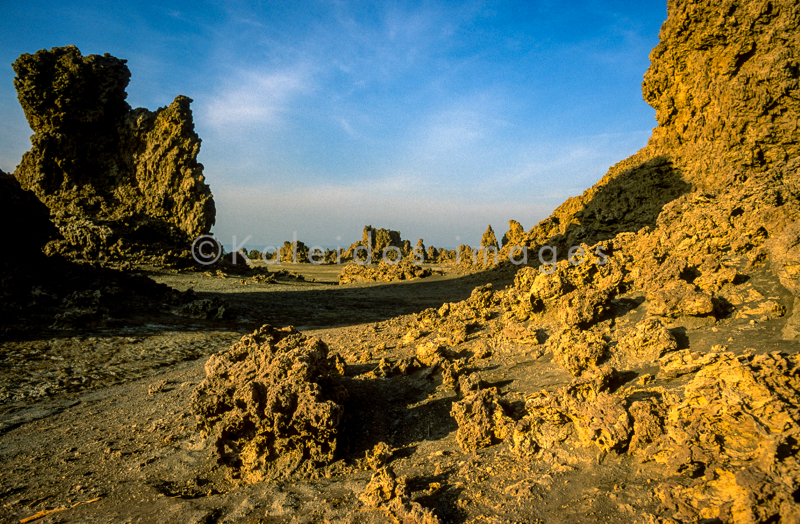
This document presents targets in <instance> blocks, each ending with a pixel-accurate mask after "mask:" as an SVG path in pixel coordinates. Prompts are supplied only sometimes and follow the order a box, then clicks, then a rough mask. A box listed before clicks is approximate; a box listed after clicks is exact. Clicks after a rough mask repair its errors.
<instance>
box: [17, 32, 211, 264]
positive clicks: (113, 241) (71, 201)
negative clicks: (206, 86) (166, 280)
mask: <svg viewBox="0 0 800 524" xmlns="http://www.w3.org/2000/svg"><path fill="white" fill-rule="evenodd" d="M125 62H126V61H125V60H121V59H118V58H115V57H113V56H111V55H109V54H105V55H103V56H99V55H89V56H82V55H81V53H80V51H79V50H78V49H77V48H76V47H75V46H67V47H60V48H53V49H50V50H41V51H38V52H36V53H35V54H33V55H30V54H23V55H21V56H20V57H19V58H18V59H17V60H16V61H15V62H14V64H13V67H14V71H15V72H16V75H17V76H16V78H15V80H14V86H15V87H16V89H17V93H18V97H19V102H20V104H21V105H22V108H23V110H24V112H25V116H26V118H27V120H28V124H29V125H30V126H31V129H32V130H33V131H34V133H35V134H34V135H33V136H32V137H31V143H32V147H31V150H30V151H28V152H27V153H25V154H24V155H23V157H22V161H21V163H20V165H19V166H18V167H17V169H16V171H15V172H14V176H15V177H16V178H17V180H19V181H20V183H21V185H22V187H23V188H24V189H27V190H30V191H32V192H33V193H35V194H36V196H37V197H38V198H39V199H40V200H41V201H42V202H43V203H44V204H45V205H47V207H48V208H50V212H51V215H52V217H53V220H54V221H55V223H56V225H57V226H58V228H59V230H60V232H61V234H62V235H63V238H64V239H63V240H57V241H54V242H53V243H51V244H50V246H49V251H51V252H59V253H63V254H66V255H68V256H69V257H72V258H83V259H88V260H97V259H100V258H106V259H125V260H131V259H133V260H141V261H149V262H159V263H164V262H169V261H175V260H177V259H180V258H182V257H183V258H184V259H187V258H188V249H189V246H190V245H191V243H192V241H193V239H194V238H196V237H197V236H199V235H202V234H205V233H208V232H209V230H210V228H211V226H212V225H213V224H214V215H215V208H214V201H213V199H212V196H211V191H210V189H209V188H208V185H206V183H205V179H204V177H203V174H202V171H203V166H202V164H199V163H198V162H197V154H198V152H199V150H200V139H199V138H198V136H197V134H196V133H195V131H194V124H193V122H192V112H191V109H190V108H189V104H190V103H191V100H190V99H189V98H187V97H185V96H178V97H177V98H175V100H174V101H173V102H172V103H171V104H170V105H169V106H167V107H164V108H161V109H159V110H157V111H155V112H151V111H148V110H146V109H141V108H140V109H131V108H130V106H129V105H128V103H127V102H126V101H125V98H126V96H127V94H126V92H125V88H126V86H127V85H128V81H129V79H130V71H129V70H128V67H127V66H126V65H125Z"/></svg>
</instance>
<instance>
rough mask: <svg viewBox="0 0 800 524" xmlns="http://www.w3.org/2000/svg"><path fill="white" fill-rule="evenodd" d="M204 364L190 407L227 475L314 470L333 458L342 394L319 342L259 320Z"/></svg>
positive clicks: (256, 477) (253, 478) (254, 478)
mask: <svg viewBox="0 0 800 524" xmlns="http://www.w3.org/2000/svg"><path fill="white" fill-rule="evenodd" d="M205 369H206V378H205V380H203V382H201V383H200V384H199V385H198V386H197V388H196V389H195V391H194V393H193V395H192V411H193V412H194V413H195V415H196V417H197V423H198V428H199V429H200V430H201V431H202V432H203V433H204V434H205V435H207V436H209V437H210V438H211V439H213V441H214V443H215V446H216V449H217V453H218V454H219V457H220V459H222V460H224V461H225V462H226V463H227V464H229V465H230V466H231V467H232V468H233V470H232V471H233V475H234V476H239V477H241V478H242V480H244V481H245V482H258V481H261V480H266V479H274V478H278V477H292V476H315V475H317V474H318V468H320V467H324V466H326V465H328V464H330V463H331V462H332V461H333V459H334V457H335V455H336V445H337V437H338V432H339V422H340V421H341V419H342V414H343V407H342V401H343V400H344V398H345V396H346V392H345V391H344V390H343V389H342V388H341V387H340V386H337V385H336V384H335V383H334V382H333V380H332V377H333V376H334V375H335V374H336V370H335V366H334V365H333V364H330V363H329V362H328V348H327V346H326V345H325V344H324V343H323V342H322V341H320V340H319V339H316V338H313V337H311V338H309V337H305V336H304V335H301V334H300V333H298V332H297V331H295V330H294V329H293V328H291V327H289V328H284V329H276V328H273V327H271V326H269V325H265V326H262V327H261V328H259V329H258V330H257V331H255V332H254V333H253V334H251V335H246V336H245V337H243V338H242V339H241V340H240V341H239V342H237V343H236V344H234V345H233V346H232V347H231V348H230V349H228V350H227V351H225V352H222V353H218V354H216V355H214V356H212V357H211V358H210V359H209V360H208V362H206V366H205Z"/></svg>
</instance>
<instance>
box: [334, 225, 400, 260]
mask: <svg viewBox="0 0 800 524" xmlns="http://www.w3.org/2000/svg"><path fill="white" fill-rule="evenodd" d="M384 250H386V259H387V260H389V261H395V260H396V259H397V257H398V256H399V258H402V257H404V256H408V255H409V254H410V252H411V245H410V243H409V242H408V241H405V240H403V239H402V238H401V236H400V232H399V231H393V230H391V229H383V228H380V229H377V228H374V227H372V226H364V231H363V233H362V238H361V240H359V241H358V242H355V243H354V244H353V245H351V246H350V247H349V248H348V249H347V251H345V252H344V255H343V259H344V260H355V259H358V260H359V261H366V260H368V259H369V261H370V262H372V263H378V262H379V261H381V259H382V258H383V256H384V254H383V253H384Z"/></svg>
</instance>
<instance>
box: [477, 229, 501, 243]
mask: <svg viewBox="0 0 800 524" xmlns="http://www.w3.org/2000/svg"><path fill="white" fill-rule="evenodd" d="M481 247H482V248H487V247H493V248H495V249H500V246H499V245H498V243H497V237H496V236H495V234H494V230H493V229H492V226H491V225H489V227H488V228H487V229H486V232H485V233H484V234H483V236H482V237H481Z"/></svg>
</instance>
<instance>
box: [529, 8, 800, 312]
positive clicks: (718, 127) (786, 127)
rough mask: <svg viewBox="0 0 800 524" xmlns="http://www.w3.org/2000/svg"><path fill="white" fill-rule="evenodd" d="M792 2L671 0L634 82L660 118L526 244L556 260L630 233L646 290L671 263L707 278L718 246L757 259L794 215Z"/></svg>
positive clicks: (796, 68)
mask: <svg viewBox="0 0 800 524" xmlns="http://www.w3.org/2000/svg"><path fill="white" fill-rule="evenodd" d="M798 9H800V8H799V7H798V6H797V4H796V2H792V1H790V0H781V1H759V2H741V1H738V0H729V1H726V2H723V3H711V2H700V3H696V2H690V1H688V0H672V1H670V2H669V3H668V15H669V16H668V19H667V21H666V22H665V24H664V25H663V27H662V30H661V35H660V36H661V42H660V43H659V44H658V46H657V47H656V48H655V49H654V50H653V52H652V53H651V66H650V68H649V70H648V71H647V73H646V75H645V80H644V83H643V93H644V97H645V100H646V101H647V102H648V103H649V104H650V105H651V106H653V107H654V108H655V109H656V118H657V120H658V123H659V125H658V127H657V128H656V129H655V130H654V131H653V136H652V138H651V139H650V141H649V143H648V145H647V147H645V148H644V149H642V150H641V151H639V152H638V153H637V154H636V155H634V156H632V157H630V158H628V159H626V160H624V161H622V162H620V163H618V164H617V165H615V166H613V167H612V168H611V169H610V171H609V172H608V174H607V175H606V176H605V177H603V179H602V180H600V181H599V182H598V183H597V184H595V185H594V186H593V187H592V188H590V189H588V190H587V191H586V192H584V194H583V195H581V196H579V197H575V198H571V199H568V200H567V201H566V202H564V204H562V205H561V206H560V207H559V208H558V209H556V211H555V212H554V213H553V214H552V216H551V217H550V218H548V219H546V220H544V221H542V222H541V223H540V224H539V225H537V226H536V227H534V228H533V229H531V230H530V231H529V232H528V234H527V238H526V240H525V245H527V246H528V247H530V248H533V249H538V246H542V245H545V244H548V245H551V246H555V247H557V248H558V251H559V258H560V259H563V258H565V256H566V251H567V249H568V248H569V247H570V246H573V245H577V244H579V243H581V242H582V243H585V244H588V245H594V244H595V243H597V242H602V241H606V240H612V239H614V237H615V236H618V235H620V234H622V233H626V232H630V233H634V235H633V236H632V237H629V238H627V239H626V240H625V244H626V246H625V247H624V249H625V251H627V253H628V255H629V256H631V257H632V260H630V261H629V265H630V267H631V269H633V270H634V271H635V272H637V273H636V275H635V276H636V278H632V280H633V281H634V284H635V285H636V286H637V287H639V288H641V289H644V290H645V291H648V292H655V291H657V290H658V289H660V288H662V286H663V284H664V282H663V278H662V279H661V281H659V278H658V275H665V274H671V273H669V272H666V273H665V272H664V271H662V269H666V268H668V267H676V266H679V265H681V263H682V264H683V265H684V267H683V270H681V271H678V275H674V277H675V278H672V277H670V279H672V280H674V279H676V278H680V279H682V280H687V281H691V280H692V279H691V278H689V277H690V276H691V275H690V273H691V272H693V271H700V272H702V273H703V275H702V277H703V279H705V280H708V279H711V280H713V279H714V275H715V274H716V273H719V271H720V270H721V269H723V270H724V269H725V268H719V267H714V263H713V262H714V261H717V260H718V258H719V254H720V253H729V252H730V253H731V254H742V255H747V256H748V257H749V258H750V259H751V261H754V262H755V261H758V260H760V259H763V258H764V252H763V251H761V250H760V248H761V247H762V246H763V244H764V242H765V241H766V240H768V239H770V238H775V237H777V236H778V235H780V234H781V232H782V231H783V230H784V228H785V227H786V226H787V224H789V223H791V222H794V221H796V220H797V218H798V216H800V200H798V194H799V193H800V176H798V168H800V154H798V153H800V145H799V144H798V142H797V140H796V136H797V122H798V120H799V117H800V86H799V85H798V78H800V62H798V60H799V59H800V57H798V52H800V51H799V49H800V36H799V35H800V31H799V30H798V29H800V16H798ZM617 238H619V237H617ZM709 259H712V260H711V261H709ZM701 268H702V269H701ZM681 273H682V274H681ZM720 278H728V277H722V276H720ZM690 283H691V284H692V285H693V286H695V287H697V286H699V285H701V284H704V280H702V279H701V280H700V281H698V282H697V283H694V282H690ZM673 290H674V291H676V292H677V293H684V292H685V291H686V290H685V289H680V288H674V289H673ZM706 306H707V304H706V305H704V306H703V308H702V309H708V308H707V307H706ZM704 314H705V313H704Z"/></svg>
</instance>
